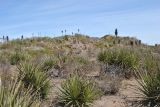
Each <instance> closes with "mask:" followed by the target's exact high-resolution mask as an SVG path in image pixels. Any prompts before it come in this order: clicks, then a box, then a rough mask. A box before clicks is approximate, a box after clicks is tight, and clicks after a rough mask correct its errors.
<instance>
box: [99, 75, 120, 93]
mask: <svg viewBox="0 0 160 107" xmlns="http://www.w3.org/2000/svg"><path fill="white" fill-rule="evenodd" d="M99 79H100V81H98V82H97V83H98V86H99V88H100V89H101V91H102V93H103V94H104V95H115V94H117V93H118V91H119V89H120V86H121V81H122V79H121V78H119V77H118V76H116V77H113V76H111V75H110V74H107V75H106V76H101V78H99Z"/></svg>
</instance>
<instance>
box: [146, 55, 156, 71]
mask: <svg viewBox="0 0 160 107" xmlns="http://www.w3.org/2000/svg"><path fill="white" fill-rule="evenodd" d="M157 60H158V59H157V58H156V57H154V56H153V55H151V54H149V55H146V56H145V59H144V69H145V70H147V71H148V72H153V73H154V71H156V70H157V69H158V66H159V65H158V62H159V60H158V61H157Z"/></svg>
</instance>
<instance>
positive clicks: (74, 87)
mask: <svg viewBox="0 0 160 107" xmlns="http://www.w3.org/2000/svg"><path fill="white" fill-rule="evenodd" d="M98 95H99V91H98V90H97V88H96V87H95V84H94V82H92V81H91V80H88V79H86V78H83V77H81V76H79V75H78V74H75V75H74V74H72V75H71V76H70V77H68V78H67V79H66V80H65V81H64V82H63V83H62V84H61V88H60V95H59V100H60V103H62V104H63V105H65V106H69V107H86V106H89V105H90V104H91V103H92V102H93V100H94V99H96V98H97V97H98Z"/></svg>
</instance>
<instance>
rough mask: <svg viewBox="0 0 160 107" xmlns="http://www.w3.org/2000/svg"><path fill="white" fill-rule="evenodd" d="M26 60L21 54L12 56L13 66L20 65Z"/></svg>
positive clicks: (16, 53)
mask: <svg viewBox="0 0 160 107" xmlns="http://www.w3.org/2000/svg"><path fill="white" fill-rule="evenodd" d="M24 60H25V56H24V54H22V53H20V52H15V53H13V54H12V55H11V56H10V64H11V65H16V64H19V63H20V62H21V61H24Z"/></svg>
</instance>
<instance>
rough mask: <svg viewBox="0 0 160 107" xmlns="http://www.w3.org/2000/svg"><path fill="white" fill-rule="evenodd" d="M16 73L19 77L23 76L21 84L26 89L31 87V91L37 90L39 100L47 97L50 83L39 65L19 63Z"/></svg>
mask: <svg viewBox="0 0 160 107" xmlns="http://www.w3.org/2000/svg"><path fill="white" fill-rule="evenodd" d="M18 71H19V73H20V77H21V76H22V75H24V77H23V78H22V82H23V83H24V84H25V86H26V87H29V86H32V87H33V90H38V94H39V95H40V98H41V99H45V98H46V97H47V95H48V94H49V89H50V88H51V86H50V81H49V79H48V76H47V74H46V73H45V72H43V71H42V69H41V67H40V66H39V65H37V64H33V63H27V62H25V63H23V64H22V63H21V64H20V65H19V66H18Z"/></svg>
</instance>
